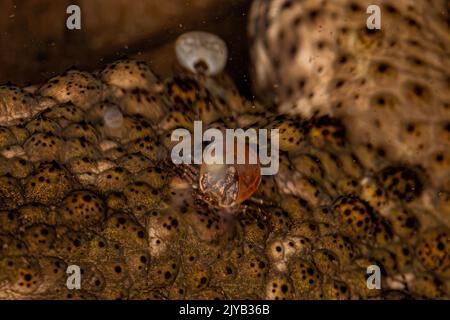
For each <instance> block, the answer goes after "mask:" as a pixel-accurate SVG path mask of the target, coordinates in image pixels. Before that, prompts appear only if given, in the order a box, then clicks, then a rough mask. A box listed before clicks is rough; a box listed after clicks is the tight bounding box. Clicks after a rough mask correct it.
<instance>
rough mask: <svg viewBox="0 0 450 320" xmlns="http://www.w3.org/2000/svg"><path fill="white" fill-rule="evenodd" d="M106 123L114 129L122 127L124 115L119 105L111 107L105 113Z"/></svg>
mask: <svg viewBox="0 0 450 320" xmlns="http://www.w3.org/2000/svg"><path fill="white" fill-rule="evenodd" d="M103 120H104V121H105V125H106V126H107V127H109V128H112V129H117V128H120V127H121V126H122V124H123V115H122V112H120V110H119V108H117V107H110V108H108V109H107V110H106V111H105V114H104V115H103Z"/></svg>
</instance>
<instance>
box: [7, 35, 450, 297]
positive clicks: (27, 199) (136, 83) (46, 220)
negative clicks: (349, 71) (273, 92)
mask: <svg viewBox="0 0 450 320" xmlns="http://www.w3.org/2000/svg"><path fill="white" fill-rule="evenodd" d="M262 31H263V30H261V31H260V32H262ZM344 38H345V37H344ZM138 71H139V72H138ZM131 72H132V73H131ZM86 81H88V82H89V83H90V85H86ZM92 83H94V84H96V85H94V86H93V85H92ZM223 83H227V84H228V85H223ZM50 84H51V83H48V84H45V85H44V87H45V86H48V85H50ZM97 84H99V86H97ZM100 84H101V86H100ZM80 86H81V87H80ZM85 86H86V89H87V86H89V87H90V89H89V90H84V92H82V91H83V89H84V88H85ZM55 87H56V88H57V89H58V90H55ZM99 88H102V89H101V92H99V93H98V94H97V95H95V97H92V95H91V94H92V91H95V90H97V89H99ZM43 91H44V92H47V93H48V94H49V95H51V96H52V97H53V98H54V99H56V100H58V99H60V103H58V105H57V106H55V107H53V108H50V109H48V110H45V111H43V112H42V113H40V114H38V115H36V116H34V117H32V118H24V119H23V120H22V121H21V123H19V124H15V123H12V124H11V125H8V126H5V127H2V128H1V130H0V146H1V147H0V149H1V150H0V152H1V154H2V157H0V200H1V201H0V210H2V211H0V243H1V244H2V246H1V247H0V248H2V249H1V251H0V283H1V285H0V297H1V298H24V297H26V298H48V299H54V298H63V299H66V298H67V299H69V298H84V299H86V298H100V299H113V298H125V299H146V298H149V299H166V298H170V299H176V298H203V299H212V298H223V299H226V298H228V299H244V298H250V299H262V298H268V299H348V298H354V299H357V298H362V299H368V298H376V299H378V298H404V297H413V298H445V297H447V298H448V278H449V272H450V269H449V259H450V258H449V255H448V252H449V250H448V247H449V229H448V227H447V226H448V223H447V222H446V221H448V220H446V219H447V218H448V215H449V211H448V205H449V203H450V197H449V196H448V195H446V193H445V192H440V193H437V192H436V189H435V187H434V186H432V184H431V182H430V177H429V176H428V175H427V174H426V173H424V172H423V170H422V169H420V168H417V167H415V166H409V165H404V164H401V163H400V164H399V163H397V162H394V161H392V160H391V159H390V158H389V156H388V155H386V154H383V152H379V150H378V149H377V148H376V147H374V146H367V145H360V144H358V143H353V142H352V138H353V137H352V136H351V132H350V133H349V130H348V129H349V128H348V126H346V125H345V124H343V123H342V121H340V120H338V119H333V118H329V117H320V116H316V117H313V118H311V119H308V118H306V117H302V118H301V117H297V116H292V115H290V116H287V115H282V114H280V113H278V112H276V113H269V112H267V111H266V110H267V108H266V107H265V106H264V105H265V104H268V103H270V101H264V100H263V101H262V103H263V104H256V103H254V102H248V101H246V100H245V99H243V98H241V97H240V96H239V95H237V94H236V93H235V89H234V88H233V87H232V86H231V85H229V82H227V81H223V79H215V78H208V77H205V76H204V75H202V76H198V75H193V74H183V75H176V76H174V77H173V78H170V79H165V80H163V81H162V82H160V81H158V80H157V78H156V77H154V76H152V74H151V73H150V71H149V69H148V67H147V66H146V65H145V64H142V63H138V62H134V61H118V62H116V63H115V64H113V65H111V66H109V67H107V68H105V70H104V71H103V72H101V73H100V76H95V75H91V74H84V73H82V74H80V73H78V72H72V73H71V74H70V75H69V77H67V75H63V76H61V77H60V78H58V82H57V83H56V84H52V85H51V88H49V89H46V90H43ZM43 91H40V92H43ZM68 92H70V95H67V93H68ZM54 93H55V94H54ZM62 93H64V95H62ZM361 94H363V92H361ZM67 97H69V98H67ZM67 99H68V100H69V101H68V100H67ZM139 106H145V108H139ZM112 107H113V108H117V109H119V110H120V112H121V114H122V116H123V119H122V125H121V126H119V127H116V126H115V125H113V126H110V125H108V123H109V120H111V117H109V116H106V118H105V114H108V112H107V110H110V108H112ZM117 109H114V110H117ZM114 114H115V115H117V112H116V113H114ZM114 114H113V115H114ZM112 118H113V119H116V117H112ZM196 119H202V120H203V121H204V123H205V124H206V126H207V127H216V128H238V127H241V126H242V124H245V126H244V127H254V128H268V129H270V128H277V129H279V130H280V171H279V173H278V174H277V175H276V176H264V177H262V179H261V183H260V184H259V186H258V188H257V190H256V192H255V193H254V194H252V197H253V198H255V199H259V200H261V201H259V202H258V201H245V202H243V203H242V205H241V206H236V208H235V210H233V211H232V217H233V219H231V222H230V219H224V217H223V211H222V210H223V209H222V208H219V207H217V206H214V205H211V203H209V202H206V201H203V200H202V193H201V190H198V189H194V188H192V181H199V180H198V179H199V177H198V175H195V174H196V173H195V172H194V176H193V180H191V179H187V178H184V176H183V175H182V174H181V173H182V172H185V170H180V169H181V168H178V167H176V166H174V165H173V164H172V163H171V162H170V161H167V160H168V158H167V155H168V154H169V153H168V151H169V150H170V148H171V147H172V146H173V142H171V141H170V134H171V132H172V130H173V129H175V128H178V127H184V128H187V129H188V130H192V126H193V121H194V120H196ZM113 123H115V121H113ZM261 210H263V211H264V212H265V213H267V215H265V217H266V219H261V216H260V215H259V213H260V211H261ZM69 264H77V265H80V266H81V267H82V269H83V271H84V273H83V279H84V282H83V286H82V290H81V291H76V292H74V291H68V290H67V289H66V287H65V283H66V278H65V276H66V275H65V270H66V268H67V265H69ZM372 264H377V265H380V267H382V270H383V278H382V288H383V289H382V290H369V289H367V287H366V269H367V266H368V265H372Z"/></svg>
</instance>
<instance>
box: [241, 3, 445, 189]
mask: <svg viewBox="0 0 450 320" xmlns="http://www.w3.org/2000/svg"><path fill="white" fill-rule="evenodd" d="M369 5H379V7H380V9H381V30H368V29H367V27H366V20H367V18H368V17H369V14H367V13H366V10H367V8H368V7H369ZM449 18H450V17H449V13H448V1H445V0H436V1H425V0H423V1H414V0H401V1H389V0H377V1H370V0H337V1H329V0H273V1H265V0H257V1H255V2H254V4H253V8H252V12H251V19H250V25H249V32H250V37H251V41H252V62H253V65H254V75H255V77H254V78H255V84H256V85H255V87H256V91H257V92H258V93H259V95H260V96H261V97H262V98H263V99H264V100H265V101H267V102H268V103H270V102H271V103H272V104H273V103H275V104H276V105H277V107H278V109H279V110H280V111H281V112H287V113H289V114H301V115H303V116H306V117H310V116H312V115H313V114H315V113H318V114H321V115H330V116H334V117H339V118H341V119H342V121H343V123H344V125H345V126H346V127H347V130H348V132H349V139H350V140H351V141H352V142H353V143H358V144H370V145H371V146H373V148H375V149H379V150H382V152H383V153H386V155H387V157H388V158H389V159H391V160H393V161H399V162H402V163H408V164H413V165H420V166H422V167H423V168H424V169H425V170H426V172H427V174H428V175H429V176H430V177H431V178H432V179H431V183H432V184H433V185H435V186H436V187H445V188H447V189H448V188H450V162H449V156H450V155H449V147H450V140H449V137H450V135H449V134H450V131H449V130H450V126H449V124H450V94H449V92H450V91H449V89H450V82H449V79H450V73H449V69H450V58H449V54H448V53H449V52H450V27H449V24H448V21H449Z"/></svg>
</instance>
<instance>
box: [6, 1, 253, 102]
mask: <svg viewBox="0 0 450 320" xmlns="http://www.w3.org/2000/svg"><path fill="white" fill-rule="evenodd" d="M250 3H251V0H133V1H131V0H78V1H74V0H56V1H55V0H19V1H13V0H1V1H0V32H1V33H0V83H5V82H12V83H15V84H18V85H27V84H31V83H34V84H35V83H42V82H44V81H45V80H46V79H48V78H50V77H52V76H54V75H56V74H58V73H61V72H63V71H64V70H66V69H68V68H70V67H72V66H75V67H78V68H81V69H84V70H91V71H92V70H95V69H97V68H100V67H102V66H103V65H104V64H106V63H108V62H111V61H113V60H116V59H118V58H122V57H125V56H128V57H131V58H137V59H142V60H145V61H146V62H147V63H149V65H150V66H151V67H152V68H153V70H154V71H155V72H156V73H157V74H159V75H160V76H162V77H165V76H167V75H169V74H170V73H171V72H172V70H173V66H174V58H175V56H174V52H173V43H174V40H175V39H176V38H177V37H178V36H179V35H180V34H182V33H183V32H186V31H190V30H203V31H208V32H212V33H215V34H217V35H219V36H220V37H222V38H223V39H224V40H225V41H226V42H227V45H228V48H229V52H230V58H229V62H228V66H227V68H228V72H229V73H230V74H231V75H232V77H233V78H234V79H235V81H236V83H237V85H238V87H239V89H240V90H241V92H242V93H243V94H244V95H249V94H250V91H249V88H250V84H249V79H248V67H249V64H248V46H247V39H246V21H247V13H248V10H249V7H250ZM72 4H76V5H78V6H79V7H80V8H81V30H68V29H67V28H66V20H67V18H68V17H69V15H68V14H67V13H66V10H67V7H68V6H69V5H72Z"/></svg>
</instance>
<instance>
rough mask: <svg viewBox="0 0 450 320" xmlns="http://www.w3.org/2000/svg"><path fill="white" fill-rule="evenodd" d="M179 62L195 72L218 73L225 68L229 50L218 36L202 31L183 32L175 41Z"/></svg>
mask: <svg viewBox="0 0 450 320" xmlns="http://www.w3.org/2000/svg"><path fill="white" fill-rule="evenodd" d="M175 53H176V55H177V59H178V62H179V63H180V64H181V65H182V66H183V67H184V68H186V69H187V70H189V71H191V72H193V73H203V74H206V75H212V76H213V75H217V74H219V73H221V72H222V71H223V69H225V65H226V63H227V58H228V50H227V45H226V44H225V42H224V41H223V40H222V39H220V38H219V37H218V36H216V35H214V34H211V33H207V32H201V31H192V32H187V33H184V34H182V35H181V36H180V37H179V38H178V39H177V41H176V43H175Z"/></svg>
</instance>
